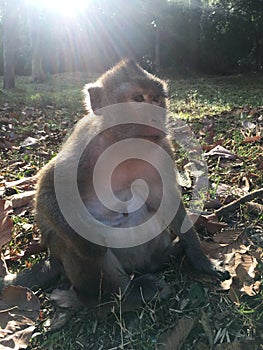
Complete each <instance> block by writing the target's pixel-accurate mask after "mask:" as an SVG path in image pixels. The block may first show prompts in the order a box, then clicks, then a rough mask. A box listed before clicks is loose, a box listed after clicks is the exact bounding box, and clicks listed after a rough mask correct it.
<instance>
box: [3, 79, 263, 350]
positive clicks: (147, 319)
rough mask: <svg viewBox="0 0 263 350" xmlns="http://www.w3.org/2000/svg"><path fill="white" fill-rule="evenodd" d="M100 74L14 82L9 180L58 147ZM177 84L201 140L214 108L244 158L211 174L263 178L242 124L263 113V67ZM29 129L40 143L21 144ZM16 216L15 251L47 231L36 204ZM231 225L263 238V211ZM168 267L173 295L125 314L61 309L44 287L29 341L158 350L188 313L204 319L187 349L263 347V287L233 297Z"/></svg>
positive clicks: (37, 345) (228, 143)
mask: <svg viewBox="0 0 263 350" xmlns="http://www.w3.org/2000/svg"><path fill="white" fill-rule="evenodd" d="M92 78H93V77H90V76H88V75H85V74H79V73H77V74H60V75H56V76H50V77H48V80H47V81H46V83H45V84H33V83H31V82H30V79H29V78H28V77H18V78H17V80H16V83H17V88H16V89H15V90H14V91H11V92H6V91H0V105H2V106H3V108H2V109H1V110H0V119H4V118H7V119H8V122H2V123H1V125H2V129H1V132H0V137H2V138H5V139H8V140H9V141H10V142H12V145H13V146H14V147H13V149H1V161H0V164H1V169H2V172H1V177H2V179H5V180H14V179H18V178H20V177H23V176H28V175H34V174H36V173H37V171H38V170H39V168H40V167H41V166H42V165H43V164H45V163H46V162H47V161H48V160H49V159H51V158H52V157H53V156H54V155H55V154H56V153H57V152H58V150H59V148H60V145H61V143H62V142H63V140H64V138H65V136H66V135H67V133H68V130H70V128H71V127H72V126H73V125H74V123H75V122H76V121H77V120H78V119H80V118H81V116H82V115H83V114H84V108H83V106H82V104H81V101H82V94H81V89H82V87H83V85H84V84H85V83H86V82H87V81H90V80H92ZM0 83H1V82H0ZM170 86H171V112H172V113H176V114H178V115H179V116H180V117H183V118H185V119H187V121H188V123H189V125H190V126H191V128H192V129H193V130H194V132H195V133H196V135H197V138H198V141H199V142H200V144H201V145H204V146H205V145H206V144H207V141H206V136H207V135H205V133H204V132H203V129H204V124H203V118H204V117H207V118H208V119H209V120H212V121H213V123H214V142H216V141H220V142H221V143H222V145H223V146H224V147H226V148H227V149H229V150H230V151H232V152H234V153H235V154H237V155H238V157H239V163H238V164H231V165H230V166H226V167H219V164H218V162H217V160H215V159H208V166H209V177H210V180H211V181H212V182H214V183H216V184H218V183H220V182H223V183H226V184H229V185H230V186H232V187H235V186H236V187H239V186H240V183H241V180H242V178H244V177H247V178H249V180H250V185H251V189H256V188H259V187H260V186H262V180H263V175H262V171H260V170H258V167H257V160H258V158H259V156H260V155H261V156H262V145H261V144H260V143H259V142H254V143H243V139H244V136H243V134H242V132H241V131H242V122H243V121H244V119H245V120H249V121H251V122H253V121H254V120H255V118H258V117H255V114H252V115H250V114H249V109H248V108H253V109H257V111H259V115H260V113H261V114H263V112H262V108H263V107H262V105H263V98H262V97H263V76H256V75H254V76H234V77H195V78H188V79H181V78H180V79H171V80H170ZM244 107H245V108H244ZM30 109H31V110H30ZM28 111H29V112H28ZM260 111H261V112H260ZM27 113H28V115H27ZM28 136H30V137H34V138H37V139H38V147H37V148H36V149H31V148H30V147H26V148H22V149H21V144H22V143H23V140H24V139H25V138H26V137H28ZM183 157H184V155H183V154H182V152H179V154H178V158H179V159H178V163H179V166H180V164H183V162H184V159H183ZM185 198H187V194H185ZM13 221H14V224H15V228H14V239H13V241H12V243H11V247H10V250H11V253H10V254H11V255H12V254H13V255H16V254H18V253H19V252H20V251H21V250H23V249H24V247H25V245H26V244H27V243H28V242H30V240H31V239H32V238H35V237H36V236H37V235H38V231H37V229H36V228H35V227H34V226H33V216H32V213H31V212H26V213H24V214H23V215H22V216H18V215H17V216H14V217H13ZM28 225H31V226H28ZM229 225H230V226H233V227H235V226H238V227H245V226H246V227H248V229H249V232H250V233H251V239H253V237H256V235H255V232H256V230H259V232H261V233H259V235H261V241H260V240H259V241H258V242H257V241H255V242H254V245H255V247H257V246H260V242H262V216H261V217H252V216H251V215H250V214H248V213H247V212H246V210H245V209H243V208H241V209H240V211H238V213H236V214H235V215H232V216H231V217H230V218H229ZM260 230H261V231H260ZM31 263H33V262H32V260H31V259H21V260H20V259H18V261H17V262H16V263H14V262H12V261H9V268H10V269H11V270H14V271H15V270H19V269H21V267H25V266H28V264H31ZM262 272H263V268H262V266H260V267H259V277H258V278H261V280H262ZM162 276H163V277H165V278H166V281H167V282H168V283H169V284H170V285H171V287H172V293H171V295H170V297H169V298H168V299H167V300H162V301H161V300H158V298H157V299H156V300H153V301H152V303H149V304H145V305H144V307H143V308H141V309H140V310H138V311H136V312H133V313H127V314H125V315H120V313H119V309H118V307H117V308H115V310H113V312H112V314H111V315H109V316H108V317H106V318H102V319H96V318H94V317H93V315H92V314H91V313H90V312H89V311H88V310H85V309H81V310H78V311H75V312H73V311H72V310H64V309H60V308H58V307H56V306H55V305H54V304H53V303H52V302H51V301H50V300H49V298H48V296H47V295H46V294H45V293H43V292H42V291H38V296H39V297H40V300H41V302H42V304H41V305H42V306H41V309H42V317H41V319H40V320H39V322H38V327H37V331H36V332H35V334H34V336H33V338H32V340H31V345H30V349H31V350H36V349H56V350H57V349H63V350H64V349H67V350H71V349H72V350H73V349H74V350H75V349H76V350H78V349H92V350H99V349H107V350H110V349H111V350H113V349H135V350H140V349H149V350H153V349H157V342H158V341H159V338H160V336H161V335H162V334H163V333H165V332H166V331H167V330H169V329H172V328H173V327H174V325H176V324H177V323H178V321H179V320H180V319H181V318H182V317H183V316H186V317H189V318H191V319H194V318H196V323H195V326H194V328H193V329H192V331H191V333H190V334H189V336H188V337H187V339H186V341H185V342H184V344H183V345H182V349H185V350H186V349H197V350H199V349H200V350H206V349H212V348H214V345H213V344H212V343H211V341H212V340H213V339H214V340H215V339H217V341H216V342H217V344H220V343H224V342H234V341H241V340H242V341H244V340H247V339H251V338H253V339H256V340H257V345H256V346H257V349H263V346H262V345H260V342H261V340H262V325H263V292H262V291H261V292H260V294H258V295H257V296H255V297H248V296H246V295H245V296H242V297H241V299H240V302H239V304H238V305H234V304H233V303H232V302H231V301H230V299H229V298H228V296H227V294H226V293H225V292H223V293H222V292H221V293H220V292H218V288H217V287H216V286H215V285H214V284H213V283H211V282H209V281H208V282H205V281H204V280H202V283H201V282H200V280H198V278H197V277H196V276H195V274H193V273H191V272H189V273H186V272H185V271H184V270H182V269H181V267H180V266H179V265H178V264H177V265H176V264H175V265H172V266H169V267H167V269H166V270H165V272H164V273H163V274H162ZM204 315H205V316H204ZM63 317H64V318H65V320H66V321H65V322H64V323H62V324H63V326H61V327H58V328H59V329H55V326H58V324H59V322H58V320H61V319H63ZM50 324H51V326H50ZM50 329H51V330H50ZM48 330H49V331H48ZM209 330H210V333H211V334H212V340H211V336H209V334H210V333H209ZM211 334H210V335H211ZM261 343H262V342H261ZM247 349H249V347H247ZM251 349H254V347H251ZM255 349H256V347H255Z"/></svg>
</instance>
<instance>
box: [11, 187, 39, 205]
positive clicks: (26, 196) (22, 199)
mask: <svg viewBox="0 0 263 350" xmlns="http://www.w3.org/2000/svg"><path fill="white" fill-rule="evenodd" d="M35 193H36V191H35V190H33V191H26V192H23V193H17V194H14V195H13V196H11V197H10V198H9V200H10V201H11V203H12V208H13V209H16V208H20V207H24V206H26V205H28V204H29V203H30V202H31V201H32V200H33V199H34V196H35Z"/></svg>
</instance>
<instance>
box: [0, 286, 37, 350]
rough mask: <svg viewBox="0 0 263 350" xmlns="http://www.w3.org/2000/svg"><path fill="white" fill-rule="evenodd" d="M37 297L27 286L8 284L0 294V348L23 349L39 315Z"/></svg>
mask: <svg viewBox="0 0 263 350" xmlns="http://www.w3.org/2000/svg"><path fill="white" fill-rule="evenodd" d="M39 308H40V303H39V300H38V298H37V297H36V296H35V295H34V294H33V292H31V291H30V290H29V289H27V288H23V287H19V286H10V287H7V288H5V289H4V290H3V291H2V294H1V295H0V348H1V349H3V350H7V349H13V350H16V349H25V348H27V346H28V343H29V341H30V338H31V335H32V333H33V331H34V329H35V321H36V319H37V318H38V316H39Z"/></svg>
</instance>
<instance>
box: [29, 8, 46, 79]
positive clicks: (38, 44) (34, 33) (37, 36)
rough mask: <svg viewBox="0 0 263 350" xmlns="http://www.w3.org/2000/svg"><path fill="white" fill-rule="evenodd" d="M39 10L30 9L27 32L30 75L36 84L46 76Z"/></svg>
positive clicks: (42, 21) (42, 22) (42, 25)
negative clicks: (29, 42)
mask: <svg viewBox="0 0 263 350" xmlns="http://www.w3.org/2000/svg"><path fill="white" fill-rule="evenodd" d="M41 11H42V10H41V8H40V9H35V8H33V9H30V10H29V13H28V21H29V31H30V39H31V47H32V59H31V70H32V72H31V74H32V80H33V81H34V82H36V83H43V82H44V81H45V79H46V75H45V72H44V68H43V45H44V31H45V26H44V18H42V14H41Z"/></svg>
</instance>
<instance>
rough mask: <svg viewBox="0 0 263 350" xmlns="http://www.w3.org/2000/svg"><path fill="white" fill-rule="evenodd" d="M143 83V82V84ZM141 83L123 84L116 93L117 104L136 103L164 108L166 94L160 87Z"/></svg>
mask: <svg viewBox="0 0 263 350" xmlns="http://www.w3.org/2000/svg"><path fill="white" fill-rule="evenodd" d="M144 83H145V82H144ZM144 85H146V86H144ZM147 85H150V84H149V83H148V84H143V82H140V83H139V82H138V84H136V85H135V84H131V83H123V84H121V86H120V87H119V89H118V91H117V95H118V102H115V103H122V102H138V103H149V104H153V105H155V106H159V107H162V108H166V98H167V96H166V93H165V92H164V90H163V88H162V86H154V84H152V85H153V86H147Z"/></svg>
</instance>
